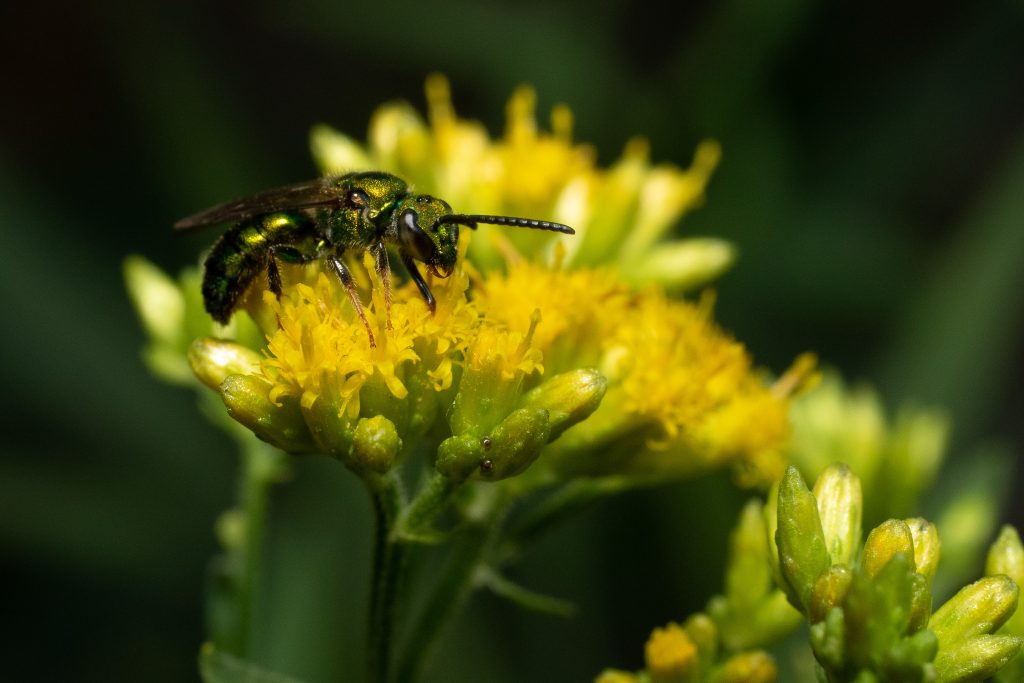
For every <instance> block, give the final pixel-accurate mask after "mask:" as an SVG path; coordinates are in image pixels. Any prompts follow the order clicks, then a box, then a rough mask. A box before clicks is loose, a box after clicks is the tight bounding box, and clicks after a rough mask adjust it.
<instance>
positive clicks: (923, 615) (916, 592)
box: [907, 573, 932, 633]
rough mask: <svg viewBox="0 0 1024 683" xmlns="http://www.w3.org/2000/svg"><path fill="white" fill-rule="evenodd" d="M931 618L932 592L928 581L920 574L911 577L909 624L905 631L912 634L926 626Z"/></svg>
mask: <svg viewBox="0 0 1024 683" xmlns="http://www.w3.org/2000/svg"><path fill="white" fill-rule="evenodd" d="M931 616H932V591H931V586H930V584H929V581H928V579H927V578H926V577H924V576H923V575H921V574H916V573H915V574H914V575H913V576H912V577H911V594H910V623H909V625H908V626H907V629H908V630H909V631H910V632H911V633H913V632H916V631H920V630H921V629H923V628H924V627H926V626H927V625H928V620H929V619H930V618H931Z"/></svg>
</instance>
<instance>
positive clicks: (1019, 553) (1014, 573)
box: [985, 524, 1024, 587]
mask: <svg viewBox="0 0 1024 683" xmlns="http://www.w3.org/2000/svg"><path fill="white" fill-rule="evenodd" d="M985 573H986V574H987V575H989V576H994V575H996V574H1006V575H1007V576H1009V577H1010V578H1011V579H1013V580H1014V582H1015V583H1016V584H1017V585H1018V587H1019V586H1020V585H1021V584H1024V545H1021V542H1020V535H1019V534H1018V533H1017V530H1016V529H1015V528H1013V527H1012V526H1010V525H1009V524H1007V525H1006V526H1004V527H1003V528H1002V529H1001V530H1000V531H999V537H998V538H997V539H996V541H995V543H993V544H992V547H991V548H990V549H989V551H988V558H987V559H986V561H985Z"/></svg>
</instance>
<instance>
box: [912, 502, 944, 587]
mask: <svg viewBox="0 0 1024 683" xmlns="http://www.w3.org/2000/svg"><path fill="white" fill-rule="evenodd" d="M906 522H907V527H908V528H909V529H910V535H911V537H912V538H913V540H914V565H915V567H916V571H917V573H918V574H920V575H922V576H923V577H924V578H925V579H926V580H927V581H928V585H929V586H930V585H931V582H932V579H933V578H935V570H936V568H937V567H938V566H939V550H940V544H939V530H938V529H936V528H935V525H934V524H932V523H931V522H929V521H928V520H926V519H922V518H920V517H915V518H913V519H908V520H906Z"/></svg>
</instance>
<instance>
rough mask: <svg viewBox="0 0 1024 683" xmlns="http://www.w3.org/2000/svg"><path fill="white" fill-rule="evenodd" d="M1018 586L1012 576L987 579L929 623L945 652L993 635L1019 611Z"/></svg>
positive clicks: (969, 588)
mask: <svg viewBox="0 0 1024 683" xmlns="http://www.w3.org/2000/svg"><path fill="white" fill-rule="evenodd" d="M1017 594H1018V590H1017V584H1016V583H1014V582H1013V579H1011V578H1010V577H1008V576H1005V575H1002V574H1000V575H998V576H986V577H985V578H983V579H979V580H978V581H975V582H974V583H972V584H971V585H969V586H965V587H964V588H962V589H961V590H960V592H959V593H957V594H956V595H954V596H953V597H952V598H950V599H949V600H948V601H946V604H944V605H943V606H942V607H940V608H939V609H937V610H935V613H934V614H933V615H932V618H931V619H930V620H929V621H928V628H929V629H931V631H932V632H933V633H935V636H936V637H937V638H938V639H939V645H940V648H941V649H942V650H946V649H948V648H951V647H954V646H956V645H957V644H958V643H960V642H962V641H964V640H968V639H972V638H975V637H977V636H980V635H984V634H988V633H992V632H993V631H995V630H996V629H998V628H999V627H1000V626H1002V625H1003V622H1005V621H1006V620H1007V619H1009V618H1010V616H1012V615H1013V612H1014V610H1015V609H1017Z"/></svg>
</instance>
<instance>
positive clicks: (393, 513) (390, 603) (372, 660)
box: [366, 474, 405, 683]
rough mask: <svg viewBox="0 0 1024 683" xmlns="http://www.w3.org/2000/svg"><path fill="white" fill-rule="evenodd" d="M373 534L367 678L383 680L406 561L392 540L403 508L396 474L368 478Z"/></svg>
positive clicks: (387, 671)
mask: <svg viewBox="0 0 1024 683" xmlns="http://www.w3.org/2000/svg"><path fill="white" fill-rule="evenodd" d="M366 482H367V485H368V486H369V488H370V496H371V498H372V500H373V511H374V515H375V516H376V535H375V538H374V550H373V577H372V581H373V587H372V592H371V595H370V643H369V662H368V664H369V681H370V682H371V683H386V681H387V680H388V677H389V676H390V666H391V648H392V640H393V637H392V636H393V633H394V624H395V616H396V614H397V611H398V592H399V589H400V586H401V575H402V572H403V569H404V564H405V551H404V548H403V546H401V545H400V544H397V543H395V542H394V540H393V533H392V532H393V530H394V528H395V525H396V524H397V521H398V516H399V513H400V511H401V509H402V502H403V501H402V498H403V496H402V489H401V485H400V482H399V480H398V478H397V476H396V475H394V474H388V475H385V476H383V477H372V478H371V477H367V478H366Z"/></svg>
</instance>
